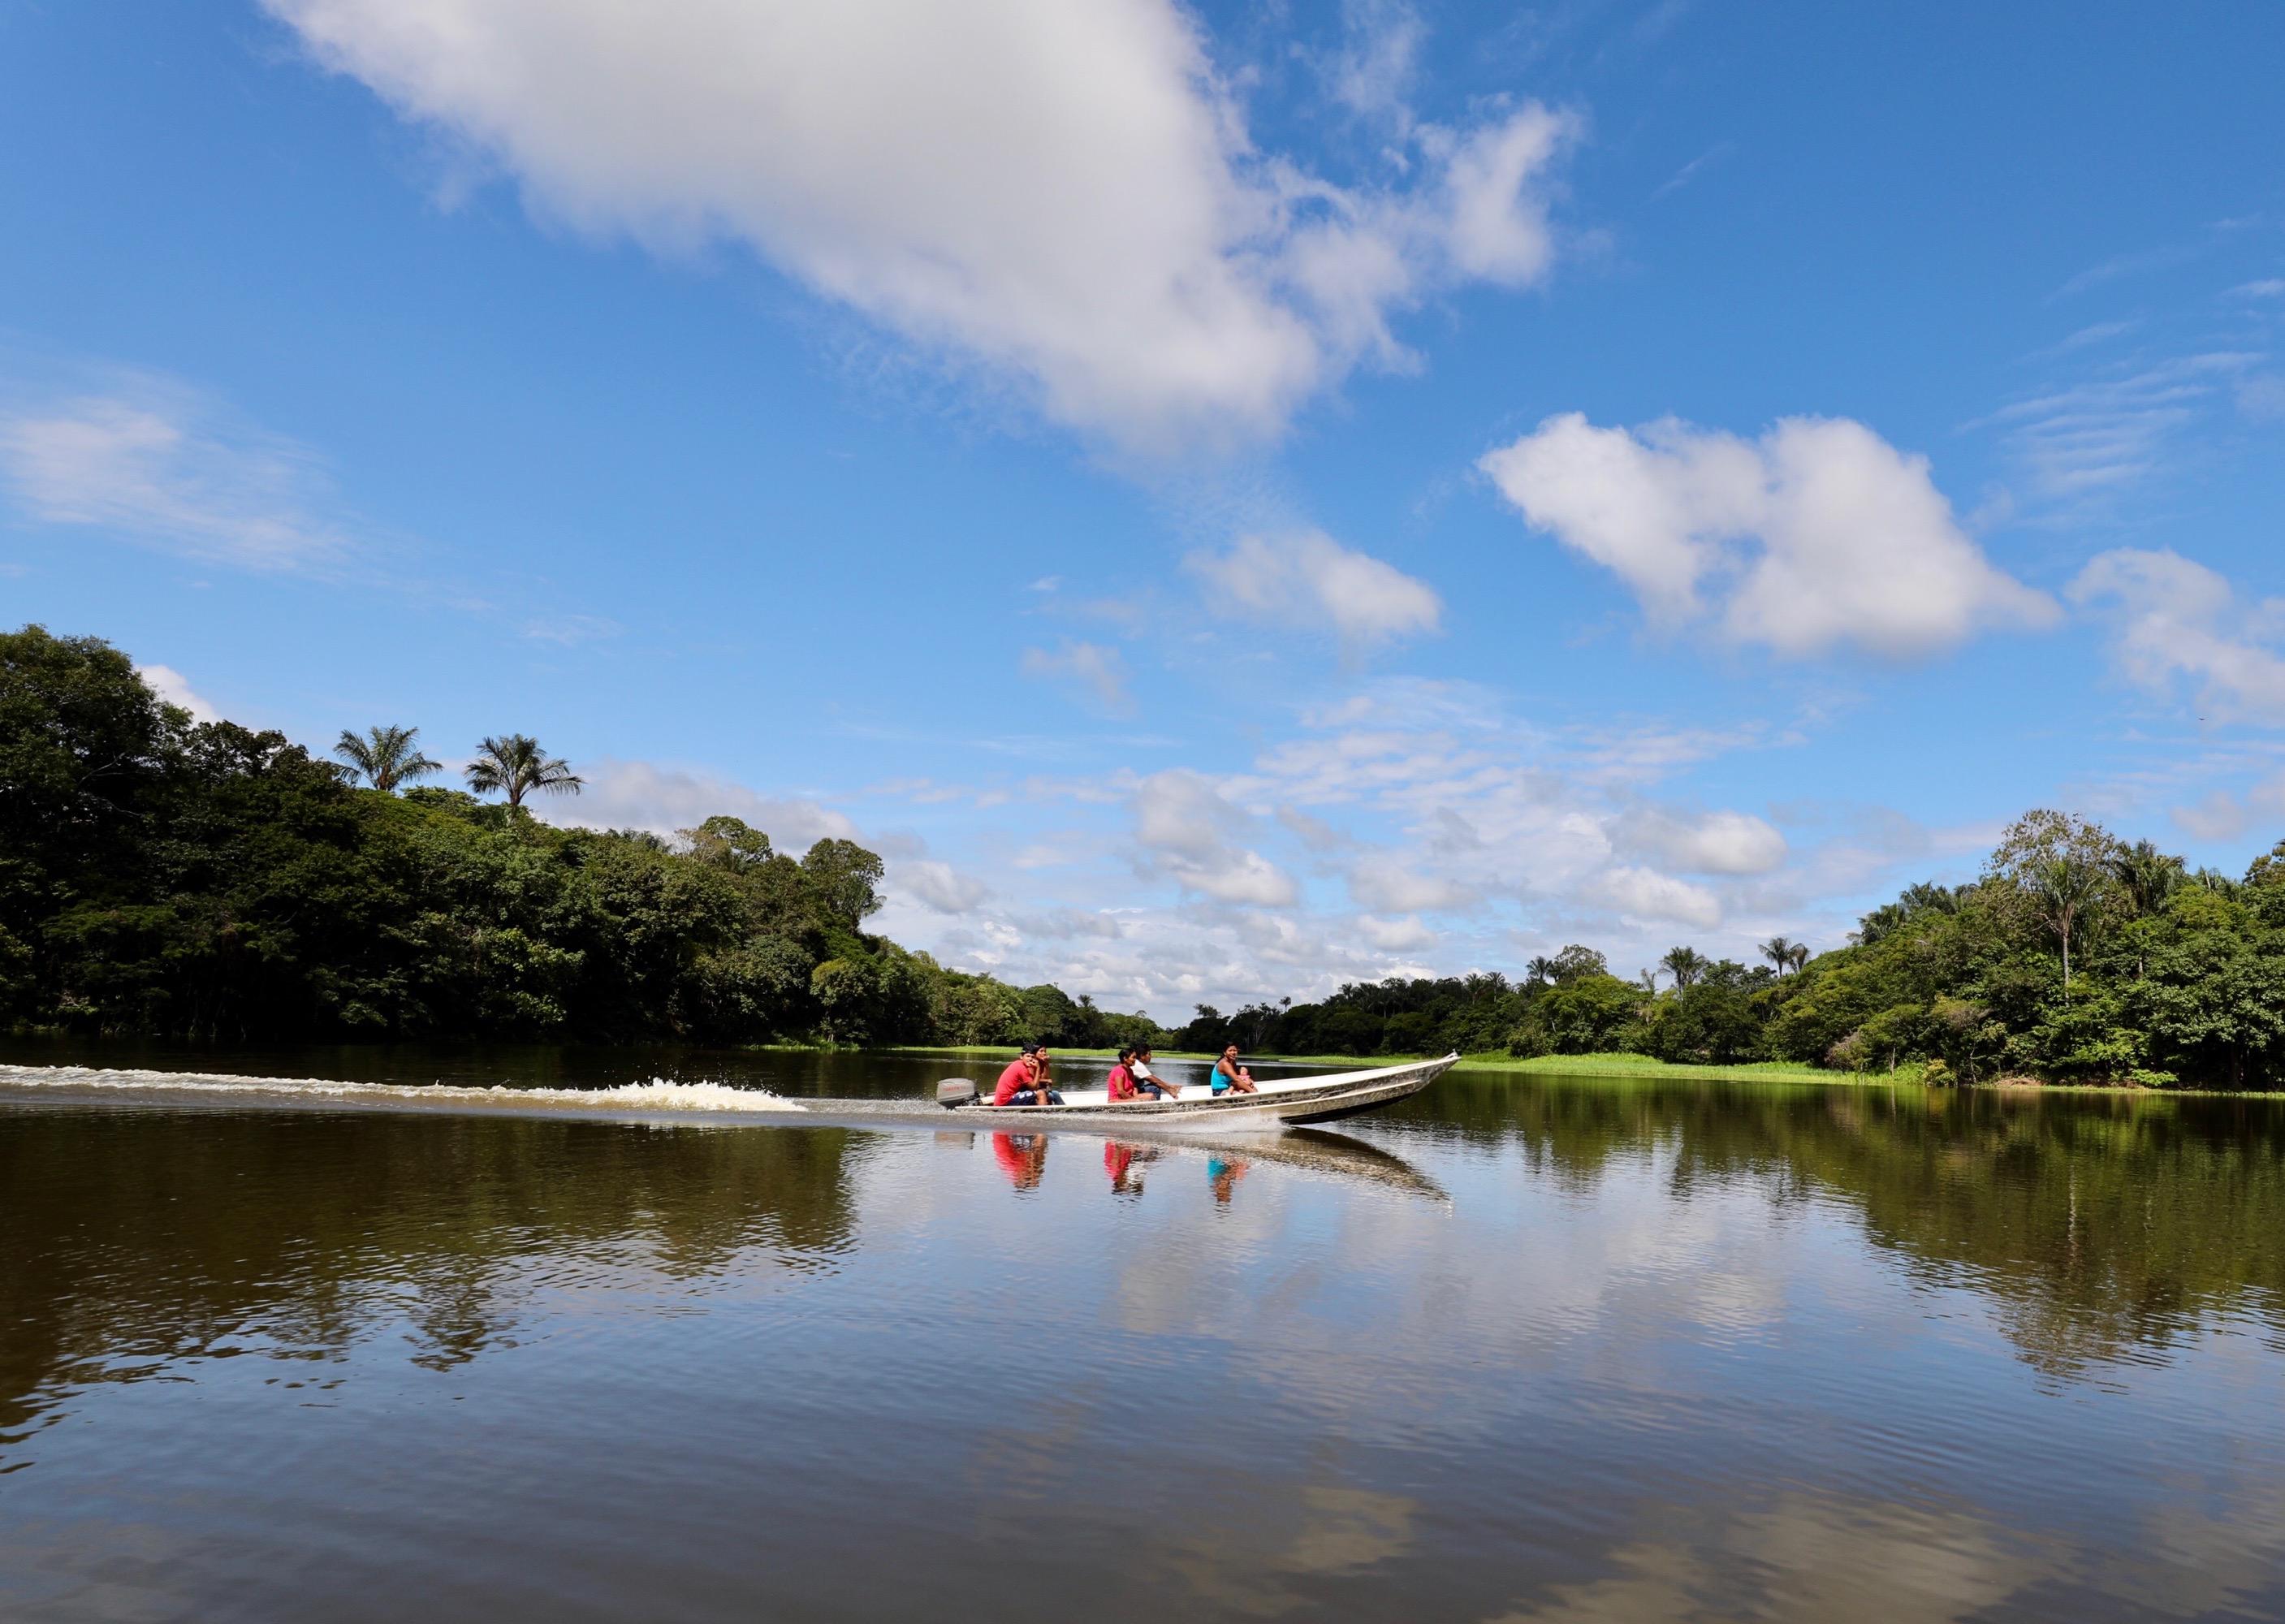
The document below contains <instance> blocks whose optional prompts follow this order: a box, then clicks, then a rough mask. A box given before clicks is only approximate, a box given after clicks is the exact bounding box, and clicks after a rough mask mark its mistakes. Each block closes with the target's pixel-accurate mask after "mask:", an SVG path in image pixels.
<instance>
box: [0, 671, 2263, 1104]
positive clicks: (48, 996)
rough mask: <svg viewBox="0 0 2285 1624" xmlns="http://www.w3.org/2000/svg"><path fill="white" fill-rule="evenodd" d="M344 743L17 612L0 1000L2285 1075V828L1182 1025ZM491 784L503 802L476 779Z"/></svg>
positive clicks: (772, 856) (741, 828) (507, 770)
mask: <svg viewBox="0 0 2285 1624" xmlns="http://www.w3.org/2000/svg"><path fill="white" fill-rule="evenodd" d="M334 753H335V754H336V756H338V757H340V759H339V760H338V761H327V760H323V759H319V758H318V757H312V756H311V755H310V753H309V752H308V751H307V750H305V749H302V748H301V747H300V746H298V745H295V744H293V743H291V742H289V741H287V739H285V738H284V737H283V736H282V735H280V734H276V733H255V732H252V731H249V730H248V729H246V728H243V727H240V726H236V725H234V724H232V723H229V722H215V723H205V724H200V723H197V722H194V721H193V720H192V718H190V717H189V716H188V715H187V714H185V712H183V711H182V710H177V709H176V708H174V707H171V706H169V705H166V704H164V703H162V702H161V701H160V700H159V699H158V698H157V696H156V695H154V694H153V693H152V692H151V691H150V689H149V688H148V687H147V686H145V684H144V683H143V681H142V679H140V678H139V677H138V676H137V673H136V671H135V669H134V667H133V665H132V664H131V663H130V662H129V661H128V659H127V658H126V656H125V655H122V654H121V653H120V652H119V651H118V650H117V649H115V648H113V647H110V646H109V645H108V644H106V643H103V642H101V641H99V640H98V639H92V638H57V637H53V636H51V635H50V634H49V633H48V632H44V631H43V630H41V629H40V628H38V627H27V628H25V629H24V630H23V631H20V632H14V633H9V634H0V1027H13V1028H15V1029H18V1030H66V1031H79V1032H93V1033H113V1034H121V1035H137V1036H158V1037H169V1038H183V1039H191V1040H221V1041H232V1042H245V1041H266V1040H296V1039H310V1038H349V1039H356V1038H373V1039H380V1038H419V1037H467V1036H486V1037H503V1038H505V1037H522V1038H546V1039H561V1040H592V1041H614V1040H633V1039H643V1038H669V1037H671V1038H678V1039H687V1040H694V1041H711V1042H760V1041H768V1040H823V1041H828V1042H843V1043H1009V1042H1014V1041H1017V1040H1020V1039H1024V1038H1035V1039H1038V1040H1041V1041H1044V1042H1048V1043H1054V1044H1060V1045H1064V1046H1067V1047H1103V1046H1105V1045H1109V1044H1113V1043H1117V1042H1120V1041H1125V1040H1129V1039H1136V1038H1150V1039H1153V1040H1156V1041H1158V1043H1160V1044H1162V1045H1164V1046H1166V1047H1177V1046H1179V1047H1183V1048H1189V1049H1199V1050H1212V1049H1218V1048H1220V1047H1221V1046H1222V1045H1223V1044H1224V1043H1226V1042H1230V1041H1235V1042H1237V1043H1238V1044H1240V1045H1241V1046H1242V1047H1244V1048H1245V1049H1246V1050H1247V1051H1248V1052H1249V1053H1252V1054H1259V1055H1276V1054H1286V1055H1304V1054H1348V1055H1405V1054H1425V1053H1441V1052H1443V1051H1445V1050H1448V1049H1457V1050H1459V1051H1461V1052H1463V1053H1474V1052H1481V1051H1484V1050H1488V1049H1504V1050H1506V1051H1507V1052H1509V1053H1510V1054H1515V1055H1544V1054H1587V1053H1596V1052H1602V1051H1609V1050H1625V1051H1632V1052H1637V1053H1640V1054H1645V1055H1653V1056H1655V1057H1658V1058H1661V1059H1666V1060H1672V1061H1682V1062H1701V1063H1739V1062H1745V1061H1752V1060H1761V1059H1792V1060H1802V1061H1808V1062H1810V1063H1815V1064H1818V1065H1821V1066H1830V1067H1835V1068H1841V1069H1848V1070H1857V1071H1865V1070H1888V1069H1893V1068H1896V1067H1899V1066H1903V1065H1905V1064H1915V1065H1920V1066H1921V1067H1923V1068H1925V1071H1926V1072H1927V1074H1928V1075H1929V1076H1931V1077H1934V1078H1936V1079H1957V1080H1959V1081H1979V1080H1986V1079H1992V1078H1996V1077H2002V1076H2025V1077H2034V1078H2038V1079H2048V1080H2058V1081H2086V1082H2139V1083H2142V1084H2145V1085H2149V1086H2157V1087H2163V1086H2168V1085H2173V1084H2181V1085H2185V1086H2189V1085H2195V1086H2201V1087H2252V1086H2257V1085H2264V1084H2272V1085H2273V1084H2274V1083H2275V1082H2276V1081H2277V1080H2278V1079H2281V1078H2285V844H2281V845H2280V847H2279V848H2278V849H2277V850H2276V851H2273V852H2271V853H2270V854H2269V855H2267V856H2265V857H2263V858H2262V859H2259V860H2258V861H2256V862H2255V863H2254V864H2253V865H2252V867H2251V868H2250V870H2249V871H2248V872H2247V873H2246V874H2245V875H2242V876H2239V877H2233V876H2229V875H2220V874H2217V873H2213V872H2211V871H2202V872H2198V873H2192V872H2190V871H2189V870H2188V868H2187V867H2186V865H2185V864H2184V863H2183V862H2182V861H2181V859H2179V858H2175V857H2172V856H2170V855H2168V854H2166V853H2164V852H2162V851H2157V850H2155V848H2153V847H2152V846H2151V845H2150V844H2149V843H2147V842H2144V843H2137V844H2133V845H2129V844H2126V843H2123V842H2121V841H2119V840H2116V839H2115V838H2114V837H2112V836H2110V835H2109V834H2108V832H2106V831H2105V830H2103V829H2102V828H2100V827H2099V826H2096V825H2094V824H2092V823H2089V822H2086V821H2085V820H2081V819H2078V818H2075V817H2072V816H2070V815H2069V814H2065V813H2061V812H2032V813H2030V814H2027V815H2026V816H2025V817H2024V818H2022V819H2021V820H2018V821H2017V823H2016V824H2015V825H2014V828H2012V829H2010V830H2009V832H2008V834H2007V836H2006V839H2005V840H2004V841H2003V842H2002V843H2001V844H2000V846H1999V848H1998V850H1997V851H1994V852H1993V853H1992V854H1991V859H1990V860H1989V861H1988V862H1987V864H1986V865H1985V867H1984V869H1983V873H1982V874H1981V875H1979V876H1978V877H1977V878H1976V879H1975V881H1973V882H1971V883H1967V884H1964V885H1958V886H1943V885H1933V884H1923V885H1915V886H1912V888H1911V889H1909V890H1906V891H1905V892H1904V894H1903V895H1902V896H1900V897H1898V898H1896V900H1895V901H1894V902H1891V903H1888V904H1885V905H1883V906H1881V907H1879V908H1877V909H1875V910H1874V911H1873V912H1872V913H1871V914H1866V915H1865V917H1864V919H1863V920H1862V921H1861V922H1860V924H1859V928H1858V930H1857V931H1856V932H1855V933H1854V934H1853V936H1852V938H1851V939H1850V941H1849V944H1848V945H1844V946H1841V947H1839V948H1836V949H1834V950H1833V951H1830V952H1826V953H1819V954H1815V955H1812V954H1811V953H1810V951H1809V950H1808V949H1807V948H1806V947H1804V946H1802V945H1800V944H1797V943H1794V942H1790V941H1787V940H1786V939H1785V938H1773V939H1772V940H1771V941H1770V942H1768V943H1765V944H1763V947H1762V949H1761V953H1760V954H1759V959H1760V961H1759V962H1756V963H1755V964H1752V965H1746V964H1742V963H1739V962H1738V961H1734V960H1730V959H1720V958H1710V957H1708V956H1707V955H1705V954H1703V953H1700V952H1698V951H1697V950H1696V949H1695V948H1692V947H1689V946H1677V947H1676V948H1674V949H1673V950H1672V951H1670V952H1669V953H1667V954H1666V955H1665V956H1664V957H1663V959H1661V961H1660V964H1659V966H1658V967H1657V968H1656V969H1645V970H1644V971H1643V972H1641V974H1640V975H1639V976H1638V977H1636V978H1634V979H1631V980H1629V979H1627V978H1623V977H1620V976H1618V975H1615V974H1614V973H1612V970H1611V968H1610V966H1609V965H1608V964H1607V963H1606V961H1605V960H1604V958H1603V955H1602V954H1600V953H1597V952H1595V951H1593V950H1592V949H1590V948H1588V947H1584V946H1576V945H1574V946H1569V947H1566V948H1565V949H1563V951H1562V952H1560V953H1556V954H1553V955H1551V956H1549V957H1544V958H1539V959H1535V960H1533V961H1531V962H1530V963H1529V964H1528V965H1527V966H1526V967H1525V968H1524V971H1523V973H1522V974H1521V975H1520V976H1519V977H1517V978H1516V979H1514V980H1510V979H1509V978H1508V977H1505V976H1503V975H1500V974H1496V973H1488V972H1487V973H1480V974H1475V975H1470V976H1465V977H1443V978H1439V979H1423V980H1391V981H1385V982H1379V983H1371V984H1361V985H1350V986H1345V987H1343V988H1341V989H1340V991H1339V992H1336V993H1334V994H1333V995H1332V996H1331V997H1329V998H1327V999H1324V1000H1322V1001H1319V1002H1315V1003H1307V1004H1294V1003H1292V1002H1291V1001H1290V1000H1286V1001H1283V1002H1280V1003H1276V1004H1257V1005H1253V1006H1250V1007H1248V1008H1242V1009H1239V1010H1237V1011H1236V1012H1234V1013H1232V1014H1229V1015H1224V1014H1222V1013H1221V1012H1220V1011H1218V1010H1216V1009H1214V1008H1210V1007H1202V1008H1199V1009H1198V1010H1197V1014H1196V1016H1195V1017H1194V1018H1193V1019H1192V1020H1190V1022H1189V1023H1188V1024H1185V1025H1184V1026H1182V1027H1181V1028H1179V1029H1176V1030H1174V1031H1167V1030H1165V1029H1161V1028H1159V1027H1158V1026H1156V1025H1155V1024H1154V1023H1153V1022H1152V1021H1151V1020H1150V1018H1149V1017H1148V1016H1143V1015H1141V1014H1124V1015H1122V1014H1115V1013H1112V1012H1111V1011H1107V1010H1103V1009H1099V1008H1096V1007H1095V1004H1094V1003H1093V1002H1092V1001H1091V1000H1088V999H1087V998H1084V997H1082V998H1078V999H1073V998H1071V997H1069V996H1067V995H1065V994H1064V992H1061V991H1059V990H1057V989H1056V988H1055V987H1052V986H1035V987H1015V986H1010V985H1007V984H1005V983H1002V982H1000V981H997V980H994V979H993V978H991V977H985V976H974V975H968V974H964V973H962V972H960V971H957V970H953V969H946V968H945V967H943V966H941V965H939V964H938V963H937V962H936V961H934V960H932V959H931V958H930V957H929V956H928V955H927V954H925V953H911V952H907V950H906V949H904V948H902V947H899V945H896V944H895V943H893V942H891V941H889V940H888V939H886V938H883V937H881V936H878V935H875V934H872V933H870V932H868V931H867V930H866V929H865V922H866V920H867V919H868V917H869V916H870V915H871V914H873V913H874V912H875V911H876V909H877V908H878V906H880V904H879V897H878V892H879V887H880V885H881V883H882V881H883V873H884V870H883V863H882V860H881V859H880V858H879V857H878V856H877V855H876V854H875V853H873V852H871V851H867V850H866V849H865V848H863V847H862V846H860V845H858V844H856V843H853V842H851V841H846V840H837V839H827V840H821V841H819V842H818V843H815V844H814V845H813V846H811V847H810V848H809V849H808V851H806V852H805V853H803V854H802V855H801V856H799V857H798V858H797V857H796V856H794V855H793V854H791V853H789V852H785V851H779V850H777V849H776V848H775V847H774V846H773V843H771V840H770V838H769V836H768V835H767V834H766V833H765V832H764V831H762V830H758V829H755V828H750V827H749V826H747V825H746V824H745V823H743V822H742V821H740V820H737V819H735V818H730V817H716V818H710V819H708V820H705V821H704V822H703V823H702V824H700V825H698V826H697V827H695V828H690V829H686V830H684V831H682V832H681V834H680V836H679V838H678V839H675V840H672V841H669V840H664V839H661V838H660V837H658V836H655V835H651V834H648V833H645V832H642V831H640V830H620V831H616V832H604V831H597V830H591V829H581V828H553V827H550V826H548V825H546V824H543V823H540V822H538V820H535V819H533V818H532V817H531V816H530V813H529V812H527V811H525V810H524V809H523V805H522V803H523V802H524V801H525V799H526V798H527V797H528V796H532V795H544V794H576V793H577V792H578V790H579V788H580V787H581V786H580V781H579V779H578V776H577V773H574V772H572V770H571V769H570V767H569V765H568V764H566V763H565V762H563V761H561V760H560V759H558V758H556V757H551V756H549V755H548V754H547V753H546V751H545V750H544V749H541V748H540V747H539V745H538V742H537V741H534V740H532V739H531V738H530V737H528V736H526V735H522V734H503V735H500V736H498V737H494V738H488V739H486V740H484V741H483V744H482V746H481V747H480V749H479V750H478V752H477V754H476V757H475V759H474V761H473V762H472V763H471V765H469V766H468V768H467V769H466V781H467V785H468V788H467V789H466V790H461V789H454V788H442V787H438V786H435V785H428V784H423V783H422V782H420V781H421V780H423V779H426V778H430V777H433V776H435V775H436V773H438V772H439V768H438V765H437V764H436V762H434V761H432V760H429V759H428V757H426V756H425V755H423V754H422V753H421V752H420V749H419V747H418V741H417V738H416V736H415V734H413V733H412V731H411V730H409V729H404V728H390V727H384V728H375V729H373V730H370V731H369V732H368V733H366V734H362V735H360V734H343V735H342V739H341V741H340V742H339V743H338V744H337V746H336V747H335V752H334ZM485 795H499V796H502V797H503V798H502V799H501V800H496V801H495V800H485V799H482V798H480V796H485Z"/></svg>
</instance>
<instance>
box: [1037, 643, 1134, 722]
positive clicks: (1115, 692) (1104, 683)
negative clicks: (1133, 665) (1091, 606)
mask: <svg viewBox="0 0 2285 1624" xmlns="http://www.w3.org/2000/svg"><path fill="white" fill-rule="evenodd" d="M1023 668H1024V675H1025V676H1026V677H1036V678H1042V679H1047V680H1049V681H1054V682H1060V683H1063V684H1064V685H1066V686H1075V687H1077V688H1078V689H1079V690H1080V691H1081V692H1082V693H1085V694H1088V695H1090V696H1092V697H1093V699H1094V700H1095V702H1096V703H1097V704H1099V705H1101V706H1102V707H1103V709H1104V710H1109V711H1112V712H1114V713H1116V714H1119V715H1124V714H1126V713H1127V712H1129V711H1131V710H1134V709H1135V695H1134V692H1133V690H1132V689H1130V688H1129V687H1128V686H1127V660H1126V656H1124V655H1121V654H1120V653H1119V650H1117V649H1116V648H1112V647H1109V646H1108V645H1106V644H1103V643H1089V642H1082V641H1076V640H1074V639H1071V638H1064V639H1062V640H1061V641H1059V642H1058V643H1057V644H1056V647H1053V648H1040V647H1031V648H1026V649H1025V650H1024V658H1023Z"/></svg>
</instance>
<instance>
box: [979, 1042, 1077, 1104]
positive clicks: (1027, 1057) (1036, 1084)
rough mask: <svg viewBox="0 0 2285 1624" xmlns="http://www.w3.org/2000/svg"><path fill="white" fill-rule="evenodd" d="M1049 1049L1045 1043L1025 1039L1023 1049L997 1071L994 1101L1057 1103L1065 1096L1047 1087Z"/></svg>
mask: <svg viewBox="0 0 2285 1624" xmlns="http://www.w3.org/2000/svg"><path fill="white" fill-rule="evenodd" d="M992 1102H993V1104H994V1105H1060V1104H1062V1103H1063V1102H1064V1096H1063V1095H1061V1094H1057V1093H1056V1091H1055V1090H1054V1089H1053V1088H1050V1087H1048V1051H1047V1048H1046V1047H1045V1046H1044V1045H1041V1044H1037V1043H1026V1044H1025V1046H1024V1052H1023V1053H1022V1054H1021V1055H1017V1057H1016V1059H1015V1060H1013V1061H1011V1062H1010V1063H1009V1066H1008V1069H1007V1070H1006V1071H1002V1072H1001V1073H1000V1081H999V1084H998V1086H997V1087H994V1088H993V1090H992Z"/></svg>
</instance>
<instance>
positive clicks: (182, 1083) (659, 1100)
mask: <svg viewBox="0 0 2285 1624" xmlns="http://www.w3.org/2000/svg"><path fill="white" fill-rule="evenodd" d="M18 1088H22V1089H52V1090H55V1091H56V1092H58V1093H77V1094H97V1095H102V1096H111V1095H134V1096H140V1097H143V1098H147V1099H151V1100H154V1101H156V1100H176V1101H183V1100H200V1099H211V1100H216V1101H217V1102H219V1101H220V1100H222V1099H227V1098H239V1099H245V1100H247V1101H248V1102H256V1101H261V1100H271V1101H303V1102H325V1103H327V1104H334V1103H343V1104H370V1105H379V1106H432V1107H433V1106H443V1107H468V1106H476V1107H489V1108H492V1109H505V1110H533V1109H556V1110H561V1109H565V1108H569V1109H572V1110H608V1111H624V1110H636V1111H706V1112H722V1113H729V1114H735V1115H775V1114H779V1113H782V1112H798V1111H800V1110H801V1109H802V1108H801V1107H800V1106H799V1105H797V1104H796V1103H794V1102H792V1101H791V1100H788V1099H784V1098H782V1097H781V1096H780V1095H777V1094H771V1093H769V1092H767V1091H766V1090H764V1089H759V1088H733V1087H730V1086H728V1085H727V1084H726V1083H671V1082H668V1081H667V1080H666V1079H664V1078H659V1077H655V1078H653V1079H650V1081H648V1082H647V1083H621V1084H619V1085H618V1086H617V1087H613V1088H511V1087H506V1086H504V1085H500V1084H493V1085H491V1087H482V1088H478V1087H469V1086H467V1085H465V1084H456V1083H428V1084H418V1083H416V1084H404V1083H347V1082H337V1081H334V1080H332V1079H326V1078H321V1077H241V1076H238V1075H235V1074H233V1073H230V1072H219V1071H130V1070H125V1069H121V1070H113V1069H110V1068H107V1067H101V1066H0V1093H4V1091H6V1090H10V1089H18Z"/></svg>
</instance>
